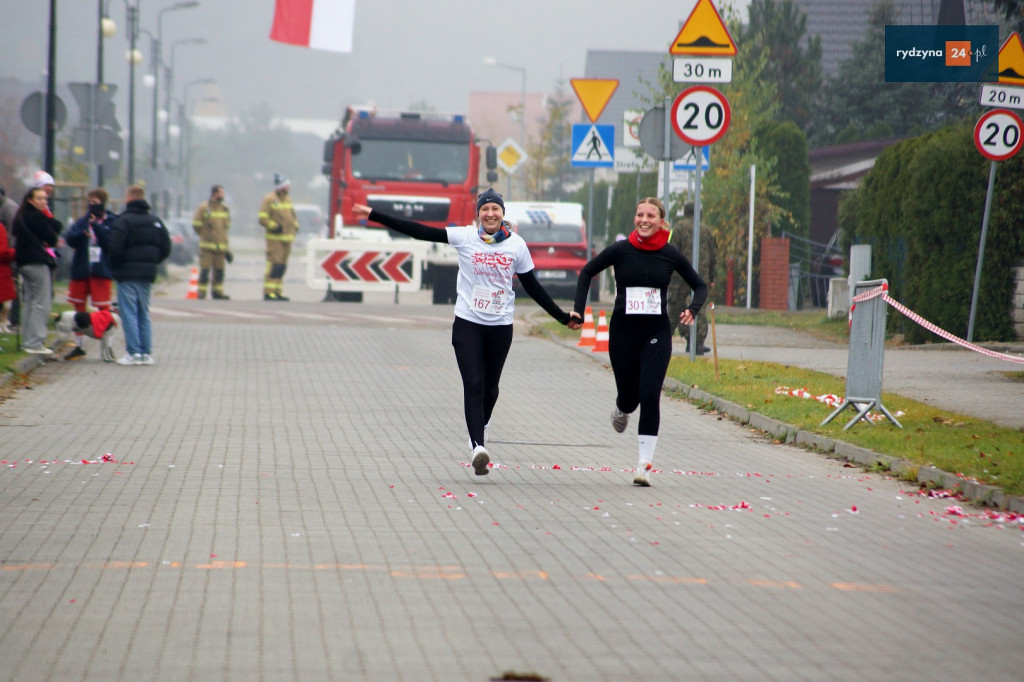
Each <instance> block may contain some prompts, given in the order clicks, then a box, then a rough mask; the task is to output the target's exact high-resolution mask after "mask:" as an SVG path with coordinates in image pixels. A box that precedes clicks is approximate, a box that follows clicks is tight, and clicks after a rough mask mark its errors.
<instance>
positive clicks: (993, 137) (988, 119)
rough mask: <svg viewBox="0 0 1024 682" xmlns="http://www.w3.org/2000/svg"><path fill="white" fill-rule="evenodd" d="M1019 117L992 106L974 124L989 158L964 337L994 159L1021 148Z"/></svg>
mask: <svg viewBox="0 0 1024 682" xmlns="http://www.w3.org/2000/svg"><path fill="white" fill-rule="evenodd" d="M1022 128H1024V124H1022V123H1021V120H1020V117H1019V116H1017V114H1015V113H1013V112H1012V111H1010V110H1009V109H993V110H992V111H987V112H985V113H984V114H982V115H981V118H979V119H978V122H977V123H976V124H975V125H974V146H975V147H977V148H978V151H979V152H981V155H982V156H984V157H985V158H986V159H989V161H990V163H989V168H988V190H987V191H986V192H985V212H984V214H983V215H982V218H981V237H980V238H979V240H978V263H977V265H975V267H974V290H973V291H972V292H971V313H970V316H969V317H968V321H967V340H968V341H974V318H975V313H976V312H977V310H978V290H979V289H980V288H981V264H982V262H983V261H984V259H985V238H986V237H987V236H988V217H989V214H990V212H991V209H992V193H993V191H994V190H995V186H996V162H998V161H1005V160H1006V159H1009V158H1010V157H1012V156H1013V155H1014V154H1016V153H1017V152H1019V151H1020V147H1021V143H1022V141H1024V140H1022V135H1021V129H1022Z"/></svg>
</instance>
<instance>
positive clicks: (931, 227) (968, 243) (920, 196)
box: [841, 124, 1024, 343]
mask: <svg viewBox="0 0 1024 682" xmlns="http://www.w3.org/2000/svg"><path fill="white" fill-rule="evenodd" d="M973 130H974V126H973V124H960V125H955V126H949V127H946V128H943V129H942V130H939V131H937V132H934V133H929V134H927V135H923V136H921V137H917V138H913V139H911V140H906V141H903V142H900V143H898V144H896V145H894V146H892V147H890V148H888V149H886V150H885V151H884V152H883V153H882V154H881V155H880V156H879V158H878V160H877V161H876V163H875V166H874V168H873V169H872V170H871V172H870V173H869V174H868V175H867V176H865V178H864V180H863V181H862V183H861V186H860V188H859V189H858V190H857V191H856V193H854V195H853V196H851V197H849V198H848V200H847V201H846V202H845V203H844V205H843V208H842V211H841V224H842V225H843V228H844V230H845V231H846V232H847V233H848V235H849V239H848V242H849V243H855V244H870V245H871V246H872V251H871V260H872V268H871V270H872V272H871V276H872V277H873V278H886V279H888V280H889V284H890V291H891V295H892V296H893V297H894V298H896V299H897V300H899V301H900V302H902V303H904V304H905V305H906V306H907V307H908V308H910V309H911V310H913V311H915V312H917V313H918V314H920V315H921V316H922V317H924V318H926V319H928V320H930V321H931V322H934V323H935V324H936V325H938V326H939V327H941V328H942V329H945V330H947V331H949V332H951V333H953V334H956V335H957V336H960V337H965V336H966V335H967V326H968V319H969V316H970V306H971V295H972V290H973V287H974V270H975V267H976V264H977V257H978V242H979V239H980V235H981V223H982V215H983V212H984V207H985V193H986V190H987V183H988V172H989V163H990V162H989V161H988V160H987V159H985V158H984V157H983V156H981V154H980V153H978V151H977V149H976V148H975V146H974V141H973ZM1022 227H1024V156H1022V155H1018V156H1016V157H1015V158H1013V159H1010V160H1009V161H1003V162H1000V163H999V164H998V165H997V171H996V185H995V194H994V197H993V201H992V212H991V216H990V218H989V226H988V236H987V239H986V244H985V258H984V267H983V270H982V279H981V289H980V291H979V296H978V308H977V311H976V317H975V325H974V339H975V340H980V341H1005V340H1010V339H1012V338H1013V324H1012V305H1013V288H1014V282H1013V270H1012V267H1013V266H1014V265H1015V264H1016V263H1017V262H1019V261H1020V260H1021V258H1022V257H1024V229H1022ZM889 319H890V330H892V329H902V330H903V331H904V333H905V335H906V339H907V340H908V341H909V342H911V343H924V342H929V341H938V340H939V337H937V336H936V335H935V334H933V333H932V332H930V331H928V330H926V329H924V328H923V327H921V326H919V325H917V324H915V323H913V322H910V321H908V320H905V319H903V316H902V315H900V314H898V313H896V314H894V315H891V316H890V318H889Z"/></svg>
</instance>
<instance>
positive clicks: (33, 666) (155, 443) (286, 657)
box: [0, 285, 1024, 682]
mask: <svg viewBox="0 0 1024 682" xmlns="http://www.w3.org/2000/svg"><path fill="white" fill-rule="evenodd" d="M237 288H238V287H237V285H233V286H232V287H229V293H232V294H233V295H235V296H236V299H241V298H243V297H244V296H241V295H239V293H240V292H239V291H236V289H237ZM295 292H296V290H295V289H294V288H293V291H292V292H291V293H295ZM275 306H276V307H275ZM155 308H157V310H156V314H155V319H156V322H155V325H156V327H155V335H156V348H155V355H156V358H157V364H156V365H154V366H152V367H118V366H112V365H106V364H103V363H101V362H99V361H97V359H96V358H95V355H96V353H95V352H93V353H91V354H90V356H88V357H87V358H86V359H84V360H81V361H77V362H74V363H65V364H59V363H56V362H51V363H47V364H46V365H45V366H44V367H43V368H41V369H39V370H37V372H36V373H35V374H34V377H33V378H34V379H37V380H38V383H37V384H36V385H35V386H34V388H33V389H32V390H24V391H20V392H19V393H18V395H17V397H16V398H14V399H12V400H8V401H7V402H5V403H3V404H2V405H0V429H2V431H0V433H2V434H3V441H4V442H3V446H2V448H3V450H2V452H3V455H2V457H0V460H3V461H2V463H0V467H2V468H0V557H2V563H0V569H2V570H0V613H2V614H4V617H3V618H2V619H0V652H3V659H4V666H3V667H2V672H0V679H9V680H18V681H19V682H20V681H22V680H138V679H156V680H208V679H226V680H234V679H237V680H252V679H260V680H325V679H333V680H373V681H376V680H409V681H413V680H415V681H417V682H418V681H421V680H427V681H429V680H439V681H440V680H446V681H447V680H486V679H487V678H488V677H489V676H492V675H495V674H498V673H500V672H502V671H503V670H507V669H511V668H515V669H519V670H534V671H537V672H540V673H544V674H546V675H548V676H550V677H551V679H552V680H557V681H559V682H563V681H565V682H569V681H588V682H589V681H592V680H620V679H623V678H631V679H637V680H758V681H761V680H786V681H789V680H814V681H819V680H851V681H853V680H856V681H860V680H865V679H887V680H919V679H921V678H924V677H933V676H937V677H942V678H949V679H958V678H967V677H971V678H972V679H985V680H999V681H1002V680H1006V681H1009V680H1018V679H1019V678H1020V674H1019V673H1020V670H1021V669H1022V666H1024V650H1022V649H1021V647H1020V646H1019V642H1018V637H1017V629H1018V628H1019V626H1020V622H1021V621H1020V605H1021V604H1022V603H1024V586H1022V585H1021V583H1020V581H1019V580H1016V579H1015V576H1016V573H1017V569H1018V568H1019V566H1020V565H1021V561H1022V557H1024V535H1022V531H1021V530H1020V529H1019V528H1017V527H1014V526H1012V524H1003V523H999V522H993V521H990V520H986V519H983V518H980V515H978V514H976V512H974V511H972V510H969V509H968V510H966V511H964V514H965V515H964V516H960V515H957V514H954V513H952V512H951V511H949V507H950V506H951V505H950V503H949V501H948V500H939V499H925V498H921V497H919V496H917V495H915V494H914V493H913V491H910V490H907V489H905V488H904V485H903V484H902V483H900V482H898V481H893V480H890V479H887V478H886V477H884V476H879V475H875V474H866V473H863V472H862V471H860V470H859V469H856V468H847V467H845V466H844V465H843V464H842V463H841V462H838V461H835V460H830V459H826V458H824V457H821V456H819V455H816V454H813V453H809V452H807V451H804V450H801V449H798V448H794V447H790V446H786V445H778V444H773V443H771V442H769V441H767V440H765V439H763V438H761V437H759V436H758V435H756V434H754V433H751V432H749V431H748V430H747V429H745V428H743V427H740V426H737V425H736V424H733V423H731V422H730V421H728V420H719V419H718V418H717V417H716V416H714V415H709V414H703V413H701V412H700V411H699V410H697V409H696V408H695V407H693V406H691V405H689V404H687V403H684V402H679V401H673V400H669V399H666V400H664V401H663V403H662V431H661V435H660V447H659V450H658V455H657V459H656V464H657V466H658V467H660V469H659V470H658V471H657V472H656V473H655V474H654V475H653V482H654V484H653V487H652V488H649V489H637V488H634V487H633V486H631V485H630V483H629V481H630V480H631V474H630V467H631V466H632V464H633V463H634V460H635V449H636V440H635V434H636V430H635V421H634V423H633V424H631V425H630V427H629V429H628V430H627V432H626V433H625V434H621V435H620V434H616V433H614V432H613V431H612V430H611V427H610V425H609V424H608V413H609V411H610V409H611V404H612V399H613V384H612V378H611V375H610V373H609V371H608V370H607V368H606V367H604V366H603V364H602V363H601V362H596V361H595V358H594V357H593V356H588V355H585V354H582V353H579V352H576V351H575V350H574V349H572V348H568V347H565V346H561V345H559V344H554V343H552V342H551V341H549V340H546V339H543V338H537V337H530V336H528V335H527V334H525V333H524V330H522V329H520V330H519V331H518V333H517V336H516V340H515V342H514V343H513V348H512V351H511V354H510V358H509V362H508V365H507V367H506V373H505V378H504V380H503V382H502V397H501V401H500V403H499V411H498V415H497V417H496V418H495V420H494V423H493V425H492V428H491V443H490V446H491V450H492V453H493V458H494V460H495V461H496V463H497V466H496V468H495V469H494V470H493V471H492V473H491V475H489V476H487V477H475V476H473V475H472V470H471V469H470V468H468V466H467V461H466V460H467V459H468V457H467V454H468V453H467V452H466V447H465V445H464V444H463V442H464V440H465V429H464V426H463V423H462V418H461V407H460V395H461V392H460V383H459V378H458V373H457V370H456V368H455V363H454V360H453V358H452V351H451V347H450V319H451V318H450V310H449V309H447V308H446V307H438V306H429V305H421V304H417V303H415V302H408V301H404V300H403V304H402V305H399V306H395V305H393V304H390V303H388V302H377V301H370V302H368V303H365V304H363V305H361V306H354V305H348V304H336V303H330V304H326V303H318V302H312V301H311V302H301V301H293V302H292V303H289V304H283V305H282V304H271V303H266V304H264V303H263V302H261V301H260V302H257V301H243V300H233V301H231V302H227V303H222V302H214V301H198V302H189V303H185V302H184V301H181V300H180V299H179V298H178V296H177V294H176V293H175V294H173V295H172V294H171V293H169V294H168V295H167V296H165V297H163V298H162V299H158V301H157V302H156V303H155ZM256 315H259V316H258V317H257V316H256ZM105 456H106V459H108V460H116V461H107V462H104V461H103V459H104V457H105ZM84 462H88V463H84Z"/></svg>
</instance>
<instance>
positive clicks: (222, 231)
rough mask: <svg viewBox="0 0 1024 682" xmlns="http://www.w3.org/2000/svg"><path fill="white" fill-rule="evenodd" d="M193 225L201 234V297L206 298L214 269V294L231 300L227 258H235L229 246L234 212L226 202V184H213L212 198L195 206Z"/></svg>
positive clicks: (228, 259)
mask: <svg viewBox="0 0 1024 682" xmlns="http://www.w3.org/2000/svg"><path fill="white" fill-rule="evenodd" d="M192 228H193V229H194V230H195V231H196V234H198V235H199V298H206V290H207V288H208V287H209V284H210V270H213V293H212V294H211V298H215V299H221V300H224V301H226V300H228V299H230V298H231V297H230V296H228V295H227V294H225V293H224V267H225V265H224V264H225V262H227V263H230V262H231V261H232V260H233V257H232V255H231V251H230V250H229V249H228V230H230V229H231V212H230V211H229V210H228V207H227V206H226V205H225V204H224V188H223V187H221V186H220V185H214V186H213V188H212V189H211V190H210V198H209V200H208V201H204V202H203V203H201V204H200V205H199V208H198V209H196V215H195V217H194V218H192Z"/></svg>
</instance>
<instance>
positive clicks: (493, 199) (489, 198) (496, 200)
mask: <svg viewBox="0 0 1024 682" xmlns="http://www.w3.org/2000/svg"><path fill="white" fill-rule="evenodd" d="M484 204H497V205H498V206H501V212H502V213H504V212H505V200H504V199H502V198H501V195H500V194H498V193H497V192H496V191H494V188H493V187H489V188H488V189H486V190H484V192H483V193H481V194H480V196H478V197H477V198H476V212H477V213H479V212H480V207H481V206H483V205H484Z"/></svg>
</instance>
